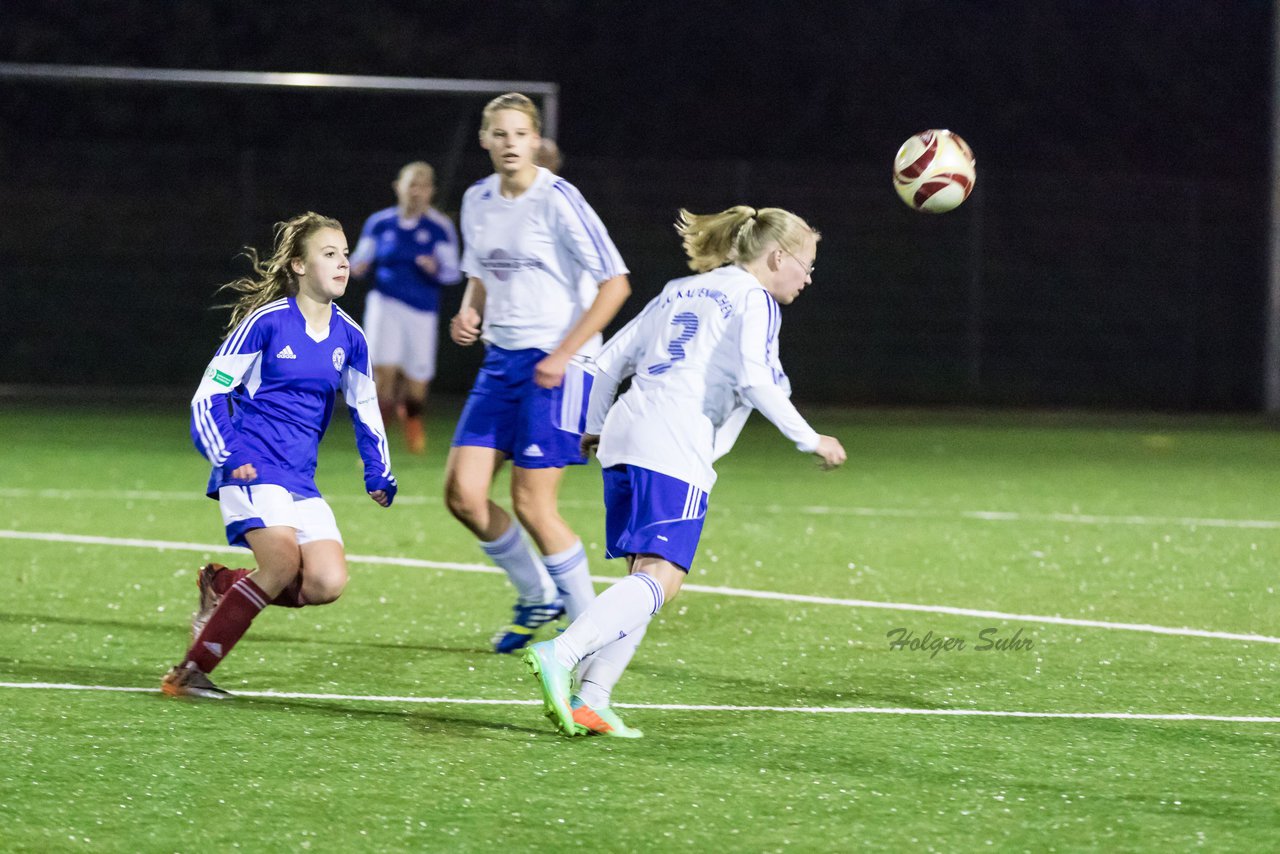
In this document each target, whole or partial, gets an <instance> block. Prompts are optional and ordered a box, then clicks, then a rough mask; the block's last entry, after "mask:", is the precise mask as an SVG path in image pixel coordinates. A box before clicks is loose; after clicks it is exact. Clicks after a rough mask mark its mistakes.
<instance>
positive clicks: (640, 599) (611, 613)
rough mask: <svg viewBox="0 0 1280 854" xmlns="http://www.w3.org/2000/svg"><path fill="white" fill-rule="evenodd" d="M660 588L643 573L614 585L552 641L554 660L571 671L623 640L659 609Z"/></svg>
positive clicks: (645, 623)
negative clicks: (607, 646)
mask: <svg viewBox="0 0 1280 854" xmlns="http://www.w3.org/2000/svg"><path fill="white" fill-rule="evenodd" d="M663 598H664V597H663V593H662V585H661V584H659V583H658V582H657V581H656V580H655V579H653V578H652V577H651V576H648V575H645V574H644V573H643V572H635V573H632V574H631V575H628V576H627V577H626V578H624V579H622V580H621V581H618V582H617V583H615V584H614V585H613V586H612V587H610V588H609V589H608V590H606V591H604V592H603V593H601V594H600V595H599V596H597V597H596V598H595V600H594V601H593V602H592V603H591V604H590V605H588V606H587V610H585V611H583V612H582V615H581V616H580V617H578V619H576V620H574V621H573V623H572V624H570V626H569V628H567V629H565V630H564V634H562V635H560V637H558V638H556V639H555V641H554V643H555V650H556V659H557V660H559V662H560V663H561V664H563V665H564V666H565V667H567V668H569V669H570V670H572V669H573V668H574V667H575V666H576V665H577V663H578V662H579V661H581V660H582V659H583V658H585V657H587V656H588V655H590V654H591V653H593V652H595V651H596V650H598V649H600V647H602V646H604V645H605V644H607V643H609V642H611V641H616V640H618V639H619V638H624V637H626V636H627V635H629V634H631V633H632V632H634V631H636V630H637V629H639V628H640V627H641V626H644V625H647V624H648V623H649V620H650V619H651V618H652V617H653V615H654V614H656V613H658V610H659V609H660V608H661V607H662V602H663Z"/></svg>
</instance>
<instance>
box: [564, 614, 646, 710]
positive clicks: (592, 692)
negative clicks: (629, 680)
mask: <svg viewBox="0 0 1280 854" xmlns="http://www.w3.org/2000/svg"><path fill="white" fill-rule="evenodd" d="M648 628H649V624H648V623H645V624H644V625H643V626H641V627H640V628H638V629H636V630H635V631H634V632H632V633H631V634H629V635H627V636H626V637H625V638H618V639H617V640H616V641H614V642H613V643H607V644H605V645H604V646H602V647H600V648H599V649H598V650H596V651H595V652H593V653H591V654H590V655H588V656H587V657H586V658H584V659H582V661H581V662H580V663H579V664H578V673H579V678H580V680H581V682H582V684H581V685H580V686H579V688H578V699H580V700H582V702H584V703H586V704H587V705H588V706H590V707H591V708H593V709H603V708H604V707H605V706H608V705H609V697H610V695H611V694H613V686H615V685H617V684H618V680H619V679H621V678H622V674H623V672H624V671H626V669H627V665H628V664H630V663H631V656H633V655H635V654H636V648H637V647H639V646H640V641H641V640H643V639H644V633H645V631H646V630H647V629H648Z"/></svg>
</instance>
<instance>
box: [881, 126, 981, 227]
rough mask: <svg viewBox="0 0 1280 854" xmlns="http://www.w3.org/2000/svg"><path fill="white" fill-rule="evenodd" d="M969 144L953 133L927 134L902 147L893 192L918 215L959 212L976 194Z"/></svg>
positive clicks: (896, 163)
mask: <svg viewBox="0 0 1280 854" xmlns="http://www.w3.org/2000/svg"><path fill="white" fill-rule="evenodd" d="M974 179H975V175H974V159H973V149H971V148H969V143H967V142H965V141H964V140H963V139H961V138H960V137H958V136H956V135H955V134H954V133H952V132H951V131H949V130H926V131H921V132H920V133H918V134H916V135H915V136H913V137H911V138H910V139H908V140H907V141H906V142H904V143H902V147H901V148H899V149H898V156H897V157H895V158H894V160H893V188H894V189H895V190H897V191H898V195H899V196H901V197H902V200H903V201H904V202H906V203H907V204H908V205H910V206H911V207H913V208H915V209H916V210H918V211H924V212H925V213H946V212H947V211H950V210H955V209H956V208H957V207H959V205H960V203H961V202H963V201H964V200H965V199H967V198H969V193H971V192H973V182H974Z"/></svg>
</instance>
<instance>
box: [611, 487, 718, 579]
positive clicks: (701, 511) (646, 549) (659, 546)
mask: <svg viewBox="0 0 1280 854" xmlns="http://www.w3.org/2000/svg"><path fill="white" fill-rule="evenodd" d="M604 514H605V515H604V530H605V553H604V554H605V557H607V558H616V557H626V556H627V555H637V554H653V555H657V556H658V557H660V558H663V559H664V560H668V561H671V563H673V564H675V565H676V566H678V567H680V568H681V569H683V570H684V571H685V572H688V571H689V567H690V566H692V565H693V555H694V553H695V552H696V551H697V550H698V541H699V540H700V539H701V538H702V524H703V522H704V521H706V518H707V493H705V492H703V491H702V490H701V489H699V488H698V487H696V486H694V485H693V484H691V483H685V482H684V481H683V480H680V479H679V478H674V477H670V476H668V475H665V474H659V473H658V472H656V471H650V470H649V469H646V468H641V467H640V466H630V465H618V466H610V467H609V468H607V469H605V470H604Z"/></svg>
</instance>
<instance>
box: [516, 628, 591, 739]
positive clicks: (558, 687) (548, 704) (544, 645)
mask: <svg viewBox="0 0 1280 854" xmlns="http://www.w3.org/2000/svg"><path fill="white" fill-rule="evenodd" d="M524 663H525V666H526V667H528V668H529V672H530V673H532V674H533V675H534V676H536V677H537V678H538V685H539V687H540V688H541V689H542V707H543V712H544V714H546V716H547V717H548V718H549V719H550V720H551V723H553V724H555V727H556V729H558V730H560V731H561V732H562V733H564V734H565V735H568V736H574V735H577V734H578V729H577V725H576V724H575V723H574V721H573V709H571V708H570V707H569V694H570V690H571V689H570V684H569V683H570V681H571V677H570V674H569V669H568V668H567V667H565V666H564V665H563V664H561V663H560V662H559V661H558V660H557V659H556V647H555V641H542V642H541V643H535V644H534V645H533V646H531V647H529V648H528V649H527V650H525V653H524Z"/></svg>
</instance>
